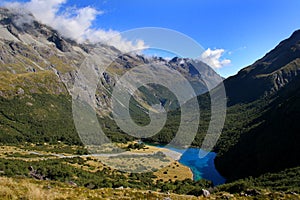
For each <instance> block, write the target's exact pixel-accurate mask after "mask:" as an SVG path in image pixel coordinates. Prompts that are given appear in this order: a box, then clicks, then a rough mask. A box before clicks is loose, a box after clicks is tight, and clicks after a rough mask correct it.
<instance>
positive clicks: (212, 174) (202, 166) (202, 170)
mask: <svg viewBox="0 0 300 200" xmlns="http://www.w3.org/2000/svg"><path fill="white" fill-rule="evenodd" d="M158 147H161V148H168V149H170V150H172V151H176V152H179V153H183V152H184V153H183V154H182V156H181V157H180V159H179V162H180V163H181V164H183V165H185V166H187V167H189V168H190V169H191V170H192V172H193V179H194V180H195V181H197V180H200V179H202V178H203V179H206V180H210V181H212V182H213V184H214V185H220V184H223V183H225V181H226V180H225V178H223V177H222V176H221V175H220V174H219V172H218V171H217V170H216V168H215V164H214V159H215V157H216V153H214V152H209V153H208V154H207V155H206V156H205V157H204V158H200V157H199V153H204V152H205V151H203V150H201V149H199V148H188V149H178V148H174V147H164V146H158Z"/></svg>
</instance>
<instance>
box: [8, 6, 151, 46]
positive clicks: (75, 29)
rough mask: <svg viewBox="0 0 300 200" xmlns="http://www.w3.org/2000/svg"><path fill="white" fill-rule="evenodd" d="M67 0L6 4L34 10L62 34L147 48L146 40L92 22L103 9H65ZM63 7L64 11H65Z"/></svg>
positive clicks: (81, 40)
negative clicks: (93, 24) (129, 39)
mask: <svg viewBox="0 0 300 200" xmlns="http://www.w3.org/2000/svg"><path fill="white" fill-rule="evenodd" d="M66 2H67V0H30V1H29V2H24V3H20V2H13V3H11V2H10V3H5V4H4V6H5V7H8V8H11V9H14V10H18V12H20V13H22V14H23V15H24V12H26V11H27V12H30V13H32V14H33V16H34V17H35V18H36V19H37V20H38V21H40V22H41V23H43V24H46V25H49V26H51V27H53V28H54V29H56V30H57V31H58V32H59V33H60V34H61V35H62V36H64V37H67V38H70V39H73V40H75V41H77V42H79V43H82V42H85V41H89V42H92V43H97V42H101V43H105V44H108V45H111V46H115V47H116V48H118V49H119V50H121V51H124V52H129V51H134V50H140V49H144V48H146V45H145V44H144V42H143V41H142V40H137V41H128V40H126V39H125V38H122V35H121V33H120V32H118V31H113V30H108V31H106V30H102V29H94V28H92V23H93V21H94V20H95V19H96V17H97V16H98V15H101V14H103V11H99V10H96V9H95V8H92V7H89V6H88V7H83V8H75V7H67V8H64V9H61V8H62V6H63V5H64V4H65V3H66ZM62 10H63V11H62Z"/></svg>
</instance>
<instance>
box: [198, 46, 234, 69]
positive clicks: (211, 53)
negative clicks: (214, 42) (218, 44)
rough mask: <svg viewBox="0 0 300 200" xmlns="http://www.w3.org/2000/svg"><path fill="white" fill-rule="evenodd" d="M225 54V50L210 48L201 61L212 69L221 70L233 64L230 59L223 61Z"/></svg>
mask: <svg viewBox="0 0 300 200" xmlns="http://www.w3.org/2000/svg"><path fill="white" fill-rule="evenodd" d="M224 52H225V50H224V49H214V50H211V49H210V48H208V49H207V50H206V51H204V52H203V53H202V54H201V56H200V58H199V59H200V60H201V61H202V62H204V63H206V64H208V65H209V66H210V67H212V68H215V69H219V68H222V67H224V66H226V65H229V64H230V63H231V61H230V60H228V59H222V55H223V54H224Z"/></svg>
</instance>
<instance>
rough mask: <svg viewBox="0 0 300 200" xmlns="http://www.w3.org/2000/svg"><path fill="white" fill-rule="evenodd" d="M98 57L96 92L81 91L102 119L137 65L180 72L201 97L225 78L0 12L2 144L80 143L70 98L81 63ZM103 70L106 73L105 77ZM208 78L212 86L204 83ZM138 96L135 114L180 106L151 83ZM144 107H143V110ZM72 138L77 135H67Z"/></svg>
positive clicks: (187, 62)
mask: <svg viewBox="0 0 300 200" xmlns="http://www.w3.org/2000/svg"><path fill="white" fill-rule="evenodd" d="M95 54H97V56H98V57H99V58H101V60H102V63H101V64H98V65H96V66H95V69H94V70H95V71H96V72H97V73H98V76H99V84H98V86H97V90H96V94H95V95H94V94H92V93H90V91H88V90H87V89H86V85H84V84H82V86H81V87H82V89H83V90H86V92H87V95H91V96H93V95H94V97H93V98H94V99H95V102H96V105H95V106H96V110H97V114H98V115H99V116H100V117H109V116H110V114H111V103H112V102H111V98H110V96H111V93H112V89H113V87H114V85H115V84H116V82H117V81H118V80H119V78H120V77H121V76H122V75H124V74H125V73H126V72H127V71H129V70H130V69H133V68H135V67H137V66H141V65H146V64H153V65H161V66H165V67H167V68H169V69H172V70H176V71H178V72H179V73H181V74H182V75H183V77H185V78H186V79H187V80H188V81H189V82H190V83H191V85H192V86H193V87H194V89H195V91H196V94H197V95H199V94H202V93H205V92H206V91H207V88H208V87H214V86H215V85H216V84H218V83H219V82H220V80H222V78H221V77H220V76H219V75H218V74H216V73H215V72H214V71H213V70H212V69H211V68H210V67H209V66H207V65H206V64H205V63H203V62H201V61H197V60H192V59H184V58H174V59H172V60H170V61H167V60H165V59H163V58H146V57H143V56H142V55H138V54H125V53H123V52H121V51H119V50H118V49H116V48H115V47H112V46H108V45H104V44H90V43H84V44H78V43H76V42H75V41H72V40H70V39H66V38H63V37H62V36H61V35H60V34H59V33H58V32H57V31H55V30H54V29H52V28H51V27H49V26H46V25H44V24H41V23H39V22H38V21H37V20H36V19H34V17H33V16H32V15H30V14H24V13H21V14H20V13H16V12H15V11H12V10H8V9H5V8H0V77H1V79H0V100H1V102H0V124H1V125H0V127H1V128H0V143H1V142H3V141H5V142H7V141H16V140H19V141H26V140H29V141H30V140H32V141H43V140H51V142H55V141H56V140H62V141H66V140H68V142H70V143H72V142H75V143H79V138H78V136H77V133H76V131H75V128H74V124H73V120H72V112H71V96H70V94H71V93H72V88H73V85H74V82H75V79H76V78H77V79H78V77H79V74H78V73H79V70H80V66H81V64H82V63H83V62H84V61H85V59H86V58H87V57H89V56H93V55H95ZM105 65H107V66H105ZM104 67H107V70H106V71H104V72H103V73H102V71H103V70H102V69H103V68H104ZM100 72H101V73H100ZM163 72H164V71H162V72H160V73H163ZM136 73H139V74H138V75H139V76H140V77H141V78H143V76H145V75H144V74H143V73H140V72H139V71H138V70H136ZM169 76H170V75H168V76H167V74H166V77H169ZM205 78H208V79H209V80H210V84H211V85H209V86H207V85H206V83H207V82H205V80H204V79H205ZM83 83H84V82H83ZM129 87H130V86H129ZM134 98H135V101H136V102H135V104H134V105H133V106H134V107H135V108H133V109H132V110H136V111H137V112H141V110H147V109H148V108H150V106H151V105H152V104H157V103H160V104H162V105H163V106H165V108H166V110H171V109H175V108H177V104H176V98H174V96H171V95H170V94H169V93H168V92H167V91H166V90H161V88H157V87H156V86H153V85H147V86H145V87H144V88H143V89H142V90H139V91H137V92H136V93H135V94H134ZM16 105H17V106H16ZM141 105H142V107H144V108H143V109H140V107H141ZM31 133H34V134H32V135H35V136H34V137H33V136H32V138H34V139H30V137H31V136H30V135H31ZM35 133H36V134H37V135H36V134H35ZM49 134H50V135H51V136H52V137H51V138H50V139H49V138H48V137H49ZM53 134H54V135H53ZM69 134H72V135H73V136H72V137H69V136H68V135H69ZM39 135H40V136H41V137H39ZM68 137H69V139H68ZM16 138H17V139H16ZM74 138H77V139H74Z"/></svg>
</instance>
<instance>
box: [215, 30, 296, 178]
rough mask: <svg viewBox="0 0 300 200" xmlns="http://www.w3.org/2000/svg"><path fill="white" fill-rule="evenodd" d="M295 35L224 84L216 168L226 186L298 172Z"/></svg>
mask: <svg viewBox="0 0 300 200" xmlns="http://www.w3.org/2000/svg"><path fill="white" fill-rule="evenodd" d="M299 72H300V30H298V31H296V32H294V33H293V34H292V36H291V37H290V38H288V39H286V40H284V41H283V42H281V43H280V44H279V45H278V46H277V47H276V48H275V49H274V50H272V51H271V52H269V53H268V54H266V56H264V57H263V58H262V59H260V60H258V61H257V62H255V63H254V64H253V65H251V66H249V67H246V68H244V69H242V70H241V71H240V72H239V73H238V74H237V75H235V76H233V77H230V78H228V79H227V80H225V81H224V85H225V88H226V92H227V96H228V103H229V108H228V115H227V118H226V123H225V127H224V132H223V135H222V137H221V139H220V141H219V143H218V145H217V147H216V151H218V153H219V154H218V157H217V159H216V160H215V162H216V166H217V168H218V169H219V171H220V172H221V174H223V175H224V176H225V177H227V178H228V179H229V180H234V179H239V178H244V177H248V176H258V175H260V174H264V173H267V172H278V171H280V170H283V169H285V168H291V167H297V166H300V160H299V158H300V151H299V143H300V135H299V133H300V126H299V120H300V74H299Z"/></svg>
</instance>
